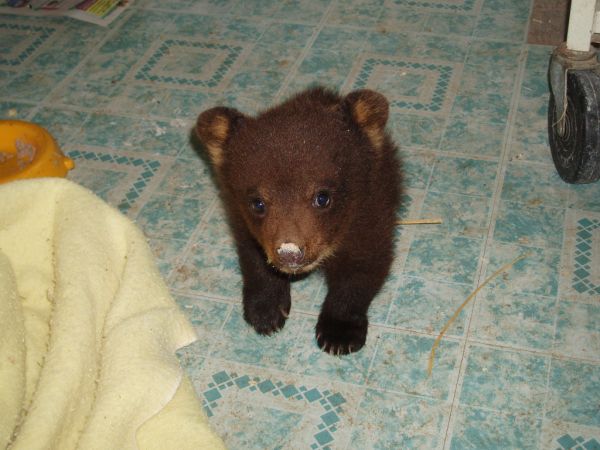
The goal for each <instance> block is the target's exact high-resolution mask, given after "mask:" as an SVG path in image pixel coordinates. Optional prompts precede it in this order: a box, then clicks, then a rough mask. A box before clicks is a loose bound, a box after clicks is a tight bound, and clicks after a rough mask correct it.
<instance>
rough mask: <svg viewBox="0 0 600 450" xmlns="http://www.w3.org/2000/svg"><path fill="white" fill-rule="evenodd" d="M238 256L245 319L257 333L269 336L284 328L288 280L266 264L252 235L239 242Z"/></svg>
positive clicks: (286, 313) (290, 304) (287, 302)
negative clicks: (242, 285) (242, 283)
mask: <svg viewBox="0 0 600 450" xmlns="http://www.w3.org/2000/svg"><path fill="white" fill-rule="evenodd" d="M238 256H239V261H240V268H241V270H242V277H243V281H244V289H243V306H244V319H245V320H246V322H248V323H249V324H250V325H252V327H253V328H254V329H255V330H256V332H257V333H259V334H265V335H270V334H273V333H275V332H277V331H279V330H280V329H281V328H283V326H284V324H285V321H286V319H287V317H288V315H289V312H290V308H291V306H292V303H291V297H290V281H289V279H288V278H287V277H286V276H285V275H282V274H279V273H278V272H276V271H275V270H274V269H272V268H271V267H269V266H268V265H267V262H266V260H265V257H264V255H263V253H262V251H261V250H260V248H259V247H258V245H257V244H256V242H254V241H253V240H251V238H249V239H246V240H245V241H242V242H240V239H239V238H238Z"/></svg>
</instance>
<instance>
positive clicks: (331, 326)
mask: <svg viewBox="0 0 600 450" xmlns="http://www.w3.org/2000/svg"><path fill="white" fill-rule="evenodd" d="M388 110H389V107H388V102H387V100H386V99H385V97H384V96H383V95H381V94H379V93H377V92H374V91H371V90H366V89H365V90H358V91H354V92H351V93H350V94H348V95H346V96H341V95H339V94H337V93H335V92H333V91H329V90H327V89H324V88H312V89H308V90H306V91H303V92H301V93H299V94H297V95H296V96H294V97H292V98H290V99H289V100H287V101H285V102H284V103H283V104H281V105H278V106H275V107H273V108H271V109H268V110H266V111H264V112H262V113H260V114H258V115H257V116H256V117H251V116H247V115H245V114H242V113H241V112H239V111H237V110H235V109H232V108H227V107H215V108H212V109H209V110H207V111H204V112H203V113H202V114H200V116H199V117H198V120H197V123H196V129H195V131H196V134H197V136H198V137H199V139H200V141H201V142H202V143H203V145H204V147H205V148H206V150H207V152H208V155H209V157H210V160H211V162H212V165H213V168H214V172H215V174H216V178H217V182H218V184H219V185H220V189H221V192H222V197H223V201H224V204H225V207H226V210H227V213H228V218H229V222H230V225H231V229H232V233H233V236H234V239H235V242H236V247H237V253H238V257H239V264H240V268H241V272H242V277H243V307H244V318H245V320H246V322H248V323H249V324H250V325H251V326H252V327H254V329H255V330H256V331H257V332H258V333H260V334H264V335H270V334H272V333H274V332H276V331H278V330H280V329H281V328H282V327H283V325H284V324H285V321H286V319H287V317H288V314H289V311H290V308H291V298H290V281H291V280H292V279H294V278H295V277H296V275H298V274H304V273H307V272H310V271H312V270H314V269H317V268H318V269H321V270H322V271H323V272H324V275H325V279H326V282H327V286H328V293H327V296H326V298H325V301H324V303H323V305H322V307H321V312H320V315H319V319H318V322H317V326H316V339H317V343H318V345H319V347H320V348H321V349H322V350H324V351H326V352H328V353H331V354H335V355H338V354H347V353H351V352H356V351H358V350H359V349H360V348H362V347H363V345H364V344H365V340H366V337H367V326H368V319H367V310H368V309H369V305H370V303H371V301H372V300H373V298H374V297H375V295H376V294H377V292H378V291H379V290H380V288H381V286H382V285H383V283H384V281H385V278H386V276H387V274H388V272H389V269H390V266H391V264H392V259H393V236H394V227H395V219H396V211H397V209H398V206H399V197H400V182H401V180H400V163H399V161H398V159H397V156H396V153H397V148H396V146H395V145H394V143H393V142H392V140H391V138H390V136H389V135H388V133H387V132H386V130H385V126H386V123H387V120H388Z"/></svg>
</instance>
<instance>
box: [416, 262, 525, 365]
mask: <svg viewBox="0 0 600 450" xmlns="http://www.w3.org/2000/svg"><path fill="white" fill-rule="evenodd" d="M528 256H529V254H527V253H526V254H524V255H521V256H519V257H518V258H515V259H514V260H512V261H511V262H509V263H508V264H505V265H503V266H502V267H500V268H499V269H498V270H496V271H495V272H494V273H493V274H492V275H490V276H489V277H487V278H486V280H485V281H484V282H483V283H481V284H480V285H479V286H478V287H477V289H475V290H474V291H473V292H472V293H471V295H469V296H468V297H467V299H466V300H465V301H464V302H463V304H462V305H460V306H459V307H458V309H457V310H456V312H455V313H454V315H453V316H452V317H450V320H449V321H448V322H446V325H444V328H442V331H440V334H438V337H437V338H435V341H434V343H433V346H432V347H431V353H430V354H429V364H428V365H427V376H428V377H431V371H432V370H433V360H434V358H435V350H436V349H437V348H438V346H439V345H440V341H441V340H442V336H444V334H446V331H448V328H450V325H452V323H453V322H454V321H455V320H456V318H457V317H458V315H459V314H460V312H461V311H462V310H463V309H464V307H465V306H467V304H468V303H469V302H470V301H471V300H472V299H473V297H475V296H476V295H477V293H478V292H479V291H480V290H481V289H483V287H484V286H485V285H486V284H488V283H489V282H490V281H491V280H493V279H494V278H496V277H497V276H498V275H500V274H501V273H503V272H506V271H507V270H508V269H510V268H511V267H512V266H514V265H515V264H516V263H518V262H519V261H520V260H522V259H524V258H526V257H528Z"/></svg>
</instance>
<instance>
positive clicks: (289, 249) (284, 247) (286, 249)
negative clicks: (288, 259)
mask: <svg viewBox="0 0 600 450" xmlns="http://www.w3.org/2000/svg"><path fill="white" fill-rule="evenodd" d="M282 253H301V251H300V248H299V247H298V246H297V245H296V244H294V243H293V242H284V243H283V244H281V246H280V247H279V248H278V249H277V254H279V255H281V254H282Z"/></svg>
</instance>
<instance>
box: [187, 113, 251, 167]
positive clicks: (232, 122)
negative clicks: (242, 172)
mask: <svg viewBox="0 0 600 450" xmlns="http://www.w3.org/2000/svg"><path fill="white" fill-rule="evenodd" d="M243 118H244V115H243V114H242V113H241V112H239V111H237V110H236V109H233V108H225V107H222V106H217V107H216V108H211V109H209V110H207V111H204V112H203V113H202V114H200V115H199V116H198V120H197V121H196V134H197V135H198V138H200V141H201V142H202V143H203V144H204V146H205V147H206V149H207V150H208V154H209V155H210V159H211V161H212V163H213V164H214V165H215V166H217V167H219V166H221V165H222V164H223V160H224V150H223V146H224V144H225V141H226V140H227V139H228V138H229V137H231V135H232V134H233V133H234V131H235V128H236V127H237V126H238V125H239V122H240V119H243Z"/></svg>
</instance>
